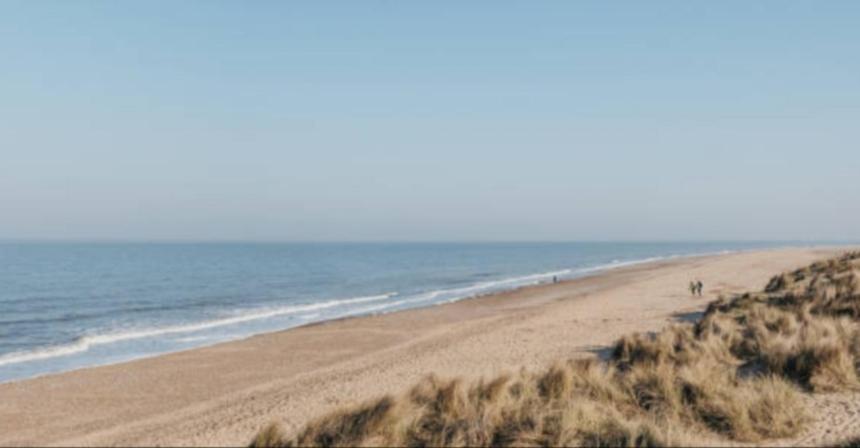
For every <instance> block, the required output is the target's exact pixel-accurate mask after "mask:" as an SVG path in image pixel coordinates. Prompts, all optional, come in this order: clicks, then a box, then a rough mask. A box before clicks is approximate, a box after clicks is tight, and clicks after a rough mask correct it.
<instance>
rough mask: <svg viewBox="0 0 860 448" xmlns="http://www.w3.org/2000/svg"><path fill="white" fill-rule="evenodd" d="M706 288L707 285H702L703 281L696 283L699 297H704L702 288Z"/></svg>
mask: <svg viewBox="0 0 860 448" xmlns="http://www.w3.org/2000/svg"><path fill="white" fill-rule="evenodd" d="M704 286H705V285H704V284H702V281H701V280H699V281H697V282H696V291H698V293H699V297H702V288H703V287H704Z"/></svg>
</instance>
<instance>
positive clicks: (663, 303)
mask: <svg viewBox="0 0 860 448" xmlns="http://www.w3.org/2000/svg"><path fill="white" fill-rule="evenodd" d="M843 250H844V247H840V248H839V249H836V248H832V247H830V248H821V247H815V248H779V249H758V250H752V251H740V252H735V253H730V254H723V255H694V256H685V257H677V258H673V259H664V260H658V261H653V262H647V263H639V264H637V265H633V266H624V267H620V268H616V269H609V270H604V271H601V272H598V273H594V274H591V275H586V276H582V277H578V278H575V279H570V280H565V281H562V282H560V283H557V284H552V283H544V284H538V285H531V286H524V287H520V288H518V289H514V290H507V291H503V292H496V293H491V294H488V295H483V296H478V297H471V298H467V299H461V300H458V301H455V302H452V303H442V304H441V305H444V306H427V307H421V308H413V309H406V310H396V311H392V312H388V313H384V314H375V315H365V316H350V317H343V318H340V319H338V320H328V321H323V322H316V323H309V324H306V325H303V326H300V327H294V328H290V329H286V330H280V331H276V332H268V333H262V334H257V335H253V336H250V337H247V338H245V339H240V340H234V341H229V342H222V343H218V344H215V345H211V346H207V347H200V348H194V349H190V350H183V351H179V352H173V353H169V354H161V355H157V356H152V357H146V358H142V359H137V360H132V361H125V362H121V363H116V364H110V365H102V366H96V367H87V368H82V369H76V370H73V371H67V372H62V373H52V374H47V375H42V376H39V377H36V378H29V379H23V380H16V381H13V382H5V383H2V384H0V395H3V396H4V397H6V399H5V400H4V401H3V402H0V422H4V421H5V422H8V423H0V444H2V445H32V444H54V443H59V444H71V445H93V444H95V445H103V444H124V445H128V444H131V445H152V444H169V445H200V444H205V445H235V444H244V443H247V441H248V440H250V437H252V436H253V433H254V432H255V431H256V430H258V429H259V428H260V427H262V426H264V425H265V424H267V423H269V422H270V421H272V420H273V419H278V420H280V421H286V423H287V426H288V427H289V428H294V427H296V426H297V425H300V424H301V423H303V422H304V420H306V419H307V418H310V417H312V416H314V415H318V414H319V413H320V412H321V411H323V410H327V409H331V408H333V407H336V406H339V405H343V404H347V403H354V402H356V401H361V400H363V399H367V398H369V397H372V396H374V395H378V394H379V393H380V392H397V391H398V390H399V389H400V388H402V386H403V385H404V384H410V383H412V382H413V380H415V379H419V378H420V377H422V376H423V375H425V374H428V373H431V372H434V373H438V374H441V375H446V376H450V375H454V376H460V375H465V376H469V377H474V376H482V375H490V374H494V373H498V372H499V371H504V370H513V369H518V368H519V367H521V366H525V367H527V368H528V367H537V366H542V365H543V364H545V363H546V362H547V361H549V360H552V359H559V358H565V357H572V356H594V355H595V354H599V351H600V350H601V349H603V348H604V347H605V346H606V344H608V343H611V342H612V341H613V340H614V339H615V338H616V337H617V336H618V335H620V334H624V333H628V332H629V331H640V330H641V331H648V330H653V329H656V328H657V327H659V326H661V325H666V324H668V323H671V322H673V321H677V320H678V316H680V315H684V314H685V313H695V312H698V311H701V309H703V307H704V306H705V305H706V304H707V302H709V301H710V300H713V299H714V298H716V297H715V295H716V294H721V293H726V294H730V293H732V292H738V291H740V290H748V289H756V290H757V289H761V288H762V287H763V286H764V284H765V282H766V281H767V280H768V279H769V278H770V276H771V275H775V274H778V273H779V272H781V271H783V270H786V269H790V268H794V267H798V266H801V265H804V264H808V262H810V261H814V260H817V259H821V258H826V257H827V256H829V255H830V254H833V253H838V252H842V251H843ZM691 275H702V276H703V277H705V278H706V291H707V295H706V297H703V298H695V299H692V300H691V299H690V298H689V293H688V292H687V293H684V288H685V286H686V283H685V282H686V280H688V279H689V277H690V276H691ZM685 279H686V280H685ZM630 297H637V298H638V299H639V300H635V301H631V300H629V298H630ZM568 341H572V342H568ZM82 411H85V412H82ZM7 424H8V425H9V426H7V427H4V426H5V425H7ZM168 428H170V429H171V430H168ZM207 428H208V429H207Z"/></svg>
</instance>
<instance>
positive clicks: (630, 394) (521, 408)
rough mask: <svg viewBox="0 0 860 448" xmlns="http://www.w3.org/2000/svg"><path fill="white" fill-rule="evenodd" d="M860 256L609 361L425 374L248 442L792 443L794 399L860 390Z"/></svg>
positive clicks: (800, 276) (715, 306) (803, 417)
mask: <svg viewBox="0 0 860 448" xmlns="http://www.w3.org/2000/svg"><path fill="white" fill-rule="evenodd" d="M858 275H860V252H852V253H848V254H845V255H843V256H841V257H838V258H835V259H831V260H828V261H824V262H817V263H813V264H812V265H810V266H808V267H805V268H802V269H798V270H795V271H792V272H788V273H784V274H781V275H778V276H776V277H774V278H773V279H772V280H771V281H770V282H769V284H768V285H767V287H766V288H765V290H764V291H762V292H758V293H745V294H740V295H735V296H734V297H732V298H724V299H720V300H717V301H715V302H712V303H711V304H710V305H709V306H708V308H707V310H706V312H705V313H704V315H703V316H702V317H701V318H700V319H699V320H698V321H697V322H695V323H686V324H677V325H673V326H670V327H668V328H665V329H663V330H662V331H660V332H657V333H651V334H642V333H639V334H633V335H629V336H624V337H622V338H621V339H620V340H619V341H618V342H617V343H616V344H615V345H614V347H613V350H612V353H611V355H610V356H609V357H608V359H607V360H605V361H597V360H594V359H585V360H582V359H580V360H569V361H562V362H557V363H555V364H554V365H551V366H549V367H548V368H546V369H544V370H540V371H535V372H532V371H527V370H525V369H523V370H521V371H519V372H517V373H516V374H509V375H502V376H498V377H495V378H492V379H489V380H479V381H472V382H465V381H461V380H459V379H441V378H438V377H436V376H432V375H431V376H429V377H427V378H426V379H424V380H423V381H421V382H420V383H418V384H416V385H415V386H414V387H412V388H411V389H410V390H408V391H407V392H406V393H402V394H399V395H396V396H391V395H389V396H383V397H381V398H378V399H375V400H371V401H368V402H366V403H365V404H362V405H359V406H355V407H347V408H344V409H340V410H337V411H335V412H333V413H330V414H327V415H324V416H322V417H319V418H317V419H315V420H312V421H311V422H310V423H308V424H307V425H305V426H304V427H303V428H301V429H300V430H299V431H297V432H295V433H294V434H291V435H287V434H285V433H284V432H283V431H282V430H281V429H280V428H279V427H278V425H277V424H273V425H272V426H269V427H268V428H266V429H264V430H263V431H261V432H260V433H259V434H258V435H257V437H256V438H255V439H254V441H253V442H252V445H253V446H308V445H313V446H355V445H403V446H406V445H408V446H476V445H481V446H485V445H493V446H526V445H528V446H532V445H533V446H559V445H577V446H676V445H684V444H690V443H695V441H694V439H692V438H691V434H694V433H699V432H702V431H705V432H707V433H711V434H713V436H714V437H716V438H721V439H728V440H729V441H739V442H746V443H749V442H760V441H763V440H766V439H774V438H786V437H791V436H795V435H797V434H798V433H799V432H800V431H801V430H802V429H803V427H804V425H805V424H806V423H807V422H808V421H809V415H808V414H809V412H808V410H807V409H806V408H805V407H804V405H803V401H802V399H801V398H802V395H803V394H807V393H820V392H840V391H856V390H858V389H860V381H858V367H860V288H858Z"/></svg>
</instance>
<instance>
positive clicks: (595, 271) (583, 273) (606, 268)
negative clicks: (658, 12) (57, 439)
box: [0, 245, 838, 385]
mask: <svg viewBox="0 0 860 448" xmlns="http://www.w3.org/2000/svg"><path fill="white" fill-rule="evenodd" d="M827 247H829V246H828V245H811V246H808V247H806V246H780V247H772V248H757V249H736V250H721V251H716V252H703V253H693V254H671V255H664V256H653V257H647V258H642V259H634V260H628V261H618V260H613V261H611V262H609V263H604V264H599V265H595V266H591V267H583V268H560V269H558V270H554V271H549V272H548V273H535V274H523V275H518V276H515V277H509V278H502V279H498V280H494V281H496V282H509V281H516V280H519V279H523V278H529V277H540V276H546V275H549V274H552V273H555V272H563V271H569V272H568V273H567V274H564V276H563V277H562V278H561V279H560V280H559V282H558V284H562V283H567V282H571V281H575V280H579V279H582V278H588V277H592V276H596V275H602V274H605V273H608V272H612V271H614V270H618V269H624V268H628V267H634V266H643V265H649V264H654V263H661V262H668V261H672V260H684V259H694V258H701V257H712V256H720V255H730V254H739V253H746V252H760V251H761V252H764V251H773V250H781V249H797V248H815V249H826V248H827ZM837 247H838V246H837ZM547 284H552V283H551V279H550V280H538V281H536V282H534V283H528V284H522V285H518V286H514V287H511V288H502V289H498V290H491V291H487V292H479V293H477V294H473V295H464V296H462V297H455V298H453V299H449V300H444V301H440V302H430V303H427V304H424V305H417V306H410V307H405V308H393V309H390V310H382V311H371V312H364V313H361V312H359V313H356V314H347V315H343V316H337V317H333V318H330V319H323V320H318V321H310V322H306V323H300V324H298V325H295V326H290V327H284V328H280V329H275V330H265V331H261V332H258V333H251V334H247V335H243V336H241V337H238V338H235V339H224V340H217V341H213V342H211V343H204V344H202V345H195V346H192V347H189V348H182V349H178V350H172V351H164V352H158V353H151V354H142V355H139V356H133V357H129V358H123V359H119V360H115V361H107V362H96V363H94V364H90V365H85V366H80V367H73V368H70V369H68V370H57V371H48V372H44V373H39V374H35V375H32V376H28V377H23V378H12V379H9V380H0V385H3V384H10V383H16V382H20V381H27V380H32V379H36V378H44V377H50V376H54V375H63V374H66V373H69V372H75V371H79V370H87V369H94V368H99V367H105V366H112V365H117V364H123V363H129V362H135V361H140V360H146V359H152V358H157V357H160V356H166V355H171V354H175V353H182V352H187V351H191V350H199V349H203V348H208V347H214V346H217V345H220V344H228V343H232V342H240V341H244V340H247V339H250V338H254V337H257V336H264V335H267V334H275V333H279V332H283V331H290V330H295V329H298V328H304V327H309V326H315V325H323V324H327V323H331V322H338V321H342V320H347V319H357V318H364V317H370V316H383V315H388V314H393V313H400V312H406V311H411V310H417V309H423V308H430V307H435V306H440V305H448V304H452V303H457V302H461V301H464V300H474V299H479V298H483V297H487V296H494V295H497V294H504V293H508V292H515V291H521V290H524V289H528V288H534V287H540V286H543V285H547ZM475 286H476V285H469V286H466V287H465V288H472V287H475ZM431 292H433V291H431ZM422 294H426V293H422ZM381 295H385V294H381ZM331 300H349V299H331ZM206 322H208V321H202V322H197V323H190V324H187V325H192V326H193V325H201V324H205V323H206ZM153 330H159V329H153ZM142 331H145V330H142ZM98 336H104V335H98ZM59 347H60V346H53V347H46V348H41V349H38V350H33V351H31V352H30V354H38V353H39V352H42V351H45V352H47V351H51V350H57V349H58V348H59ZM10 355H18V356H21V355H26V354H25V353H8V354H5V355H3V356H0V360H2V358H3V357H5V356H10ZM62 356H64V354H59V355H55V356H52V357H62ZM37 359H44V358H37ZM25 362H26V361H25Z"/></svg>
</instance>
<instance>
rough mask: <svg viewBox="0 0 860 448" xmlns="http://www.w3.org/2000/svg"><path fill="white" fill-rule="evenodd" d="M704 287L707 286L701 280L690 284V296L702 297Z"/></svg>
mask: <svg viewBox="0 0 860 448" xmlns="http://www.w3.org/2000/svg"><path fill="white" fill-rule="evenodd" d="M704 286H705V285H703V284H702V281H701V280H696V281H694V282H690V294H692V295H694V296H695V295H698V296H699V297H701V296H702V288H703V287H704Z"/></svg>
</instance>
